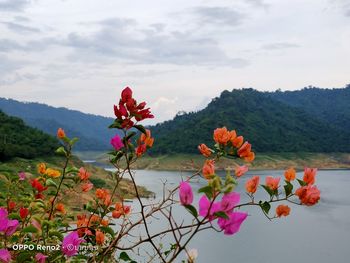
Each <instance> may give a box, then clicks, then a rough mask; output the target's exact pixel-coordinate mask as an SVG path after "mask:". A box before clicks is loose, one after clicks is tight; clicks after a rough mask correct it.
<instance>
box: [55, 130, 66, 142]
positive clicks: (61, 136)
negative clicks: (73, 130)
mask: <svg viewBox="0 0 350 263" xmlns="http://www.w3.org/2000/svg"><path fill="white" fill-rule="evenodd" d="M57 137H58V138H59V139H63V138H64V137H66V134H65V132H64V130H63V129H62V128H58V130H57Z"/></svg>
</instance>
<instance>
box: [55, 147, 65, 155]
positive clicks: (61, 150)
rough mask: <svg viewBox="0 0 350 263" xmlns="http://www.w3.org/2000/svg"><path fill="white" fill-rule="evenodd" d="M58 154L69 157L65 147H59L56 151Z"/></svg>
mask: <svg viewBox="0 0 350 263" xmlns="http://www.w3.org/2000/svg"><path fill="white" fill-rule="evenodd" d="M56 153H57V154H59V155H63V156H67V152H66V150H65V149H64V147H63V146H61V147H59V148H58V149H57V150H56Z"/></svg>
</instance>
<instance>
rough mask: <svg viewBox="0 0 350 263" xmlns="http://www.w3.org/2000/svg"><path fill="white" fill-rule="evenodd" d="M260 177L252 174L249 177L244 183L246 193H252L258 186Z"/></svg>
mask: <svg viewBox="0 0 350 263" xmlns="http://www.w3.org/2000/svg"><path fill="white" fill-rule="evenodd" d="M259 181H260V177H259V176H253V177H252V178H251V179H249V180H248V181H247V182H246V184H245V189H246V191H247V193H251V194H254V193H255V192H256V190H257V189H258V186H259Z"/></svg>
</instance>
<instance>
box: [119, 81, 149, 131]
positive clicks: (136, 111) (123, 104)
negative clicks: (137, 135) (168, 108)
mask: <svg viewBox="0 0 350 263" xmlns="http://www.w3.org/2000/svg"><path fill="white" fill-rule="evenodd" d="M145 107H146V102H141V103H139V104H138V103H137V102H136V100H135V99H134V98H133V97H132V90H131V89H130V88H129V87H126V88H125V89H124V90H123V91H122V94H121V98H120V100H119V104H118V105H114V114H115V116H116V117H117V121H118V123H119V124H120V127H121V128H126V129H130V128H131V127H133V126H134V123H135V121H136V122H138V121H142V120H144V119H147V118H154V116H153V115H152V114H151V112H150V109H149V108H145ZM134 119H135V120H134Z"/></svg>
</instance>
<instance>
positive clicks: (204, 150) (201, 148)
mask: <svg viewBox="0 0 350 263" xmlns="http://www.w3.org/2000/svg"><path fill="white" fill-rule="evenodd" d="M198 150H199V151H200V153H201V154H202V155H203V156H205V157H209V156H210V155H211V153H212V151H211V150H210V148H209V147H208V146H206V145H205V144H204V143H202V144H200V145H199V146H198Z"/></svg>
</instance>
